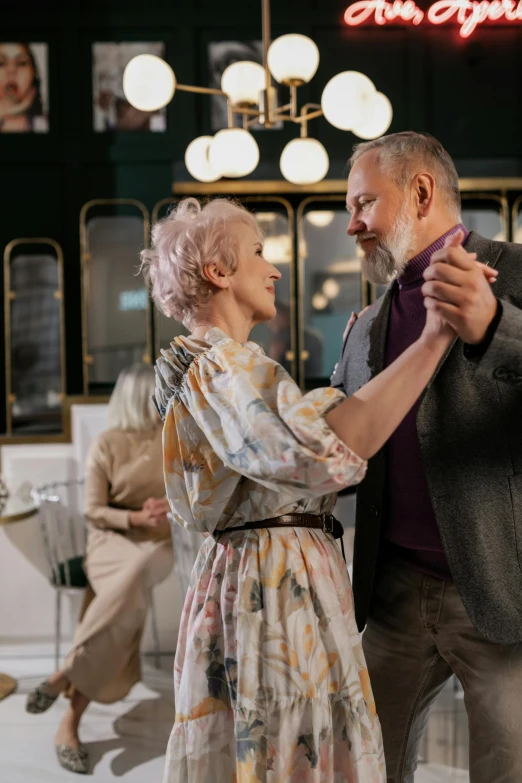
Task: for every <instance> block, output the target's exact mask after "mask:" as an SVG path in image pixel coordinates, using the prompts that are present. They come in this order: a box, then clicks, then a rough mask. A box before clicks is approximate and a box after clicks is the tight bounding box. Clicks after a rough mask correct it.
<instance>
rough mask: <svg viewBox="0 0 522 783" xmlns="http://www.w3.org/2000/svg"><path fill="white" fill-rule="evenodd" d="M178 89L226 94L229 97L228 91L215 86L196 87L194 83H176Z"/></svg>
mask: <svg viewBox="0 0 522 783" xmlns="http://www.w3.org/2000/svg"><path fill="white" fill-rule="evenodd" d="M176 90H181V92H194V93H199V94H200V95H224V96H225V98H228V95H227V94H226V92H223V90H218V89H216V88H215V87H194V86H193V85H192V84H176Z"/></svg>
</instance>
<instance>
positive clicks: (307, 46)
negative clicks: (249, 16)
mask: <svg viewBox="0 0 522 783" xmlns="http://www.w3.org/2000/svg"><path fill="white" fill-rule="evenodd" d="M262 31H263V65H260V64H259V63H256V62H250V61H247V60H243V61H240V62H235V63H232V65H229V66H228V68H226V69H225V71H224V72H223V75H222V77H221V89H220V90H219V89H213V88H211V87H195V86H192V85H187V84H178V83H177V81H176V76H175V75H174V71H173V70H172V68H171V67H170V65H169V64H168V63H166V62H165V61H164V60H162V59H161V58H160V57H156V56H154V55H151V54H140V55H138V56H137V57H134V58H133V59H132V60H131V61H130V62H129V63H128V65H127V67H126V68H125V72H124V74H123V90H124V93H125V97H126V98H127V100H128V101H129V103H130V104H132V106H134V107H135V108H137V109H141V110H142V111H148V112H152V111H158V110H159V109H161V108H163V107H164V106H166V105H167V104H168V103H169V102H170V101H171V100H172V98H173V96H174V93H175V92H176V90H178V91H180V92H191V93H200V94H205V95H221V96H224V97H225V99H226V101H227V115H228V127H227V128H225V129H223V130H220V131H218V132H217V133H216V134H215V135H214V136H199V137H198V138H196V139H194V140H193V141H191V143H190V144H189V145H188V147H187V150H186V153H185V164H186V167H187V169H188V171H189V173H190V174H191V175H192V176H193V177H194V178H195V179H197V180H199V181H200V182H216V181H217V180H218V179H220V178H221V177H245V176H247V175H248V174H251V173H252V172H253V171H254V169H255V168H256V166H257V164H258V163H259V147H258V145H257V142H256V140H255V138H254V136H253V135H252V133H251V128H252V127H253V126H254V125H257V126H258V127H259V125H261V126H262V127H263V128H272V127H274V125H276V124H278V123H281V122H291V123H294V124H295V125H296V126H297V127H298V128H299V129H300V132H299V136H298V138H295V139H293V140H292V141H290V142H289V143H288V144H287V145H286V147H285V148H284V149H283V152H282V154H281V159H280V168H281V173H282V175H283V177H284V178H285V179H287V180H288V181H289V182H292V183H294V184H296V185H311V184H314V183H316V182H320V180H322V179H324V177H325V176H326V174H327V173H328V168H329V165H330V161H329V158H328V153H327V152H326V150H325V148H324V146H323V145H322V144H321V142H320V141H318V140H317V139H314V138H311V137H310V136H309V135H308V123H309V122H310V120H314V119H316V118H318V117H321V116H324V117H325V119H326V120H328V122H330V123H331V125H333V126H334V127H335V128H339V129H340V130H345V131H351V132H352V133H354V134H355V135H356V136H358V137H359V138H361V139H365V140H368V139H375V138H377V137H379V136H382V134H383V133H386V131H387V130H388V128H389V127H390V124H391V120H392V107H391V104H390V101H389V100H388V98H387V97H386V96H385V95H383V94H382V93H380V92H377V90H376V88H375V85H374V84H373V82H372V81H371V79H369V78H368V77H367V76H365V75H364V74H362V73H359V72H357V71H344V72H342V73H338V74H337V75H336V76H334V77H333V78H332V79H330V81H329V82H328V83H327V85H326V87H325V88H324V90H323V93H322V97H321V104H320V105H319V104H314V103H307V104H305V105H304V106H302V107H301V108H300V109H299V107H298V101H297V90H298V88H299V87H301V86H302V85H303V84H307V83H308V82H309V81H310V80H311V79H312V78H313V77H314V75H315V73H316V71H317V68H318V65H319V49H318V48H317V46H316V44H315V43H314V42H313V41H312V40H311V39H310V38H307V37H306V36H304V35H297V34H290V35H282V36H281V37H279V38H277V39H276V40H275V41H273V42H270V4H269V0H262ZM272 78H273V79H274V80H275V81H276V82H278V83H279V84H282V85H285V87H287V88H288V90H289V102H288V103H287V104H285V105H283V106H279V105H278V102H277V90H276V88H275V87H274V86H273V84H272ZM238 115H239V116H240V118H241V123H240V124H241V125H242V127H235V126H236V118H237V116H238Z"/></svg>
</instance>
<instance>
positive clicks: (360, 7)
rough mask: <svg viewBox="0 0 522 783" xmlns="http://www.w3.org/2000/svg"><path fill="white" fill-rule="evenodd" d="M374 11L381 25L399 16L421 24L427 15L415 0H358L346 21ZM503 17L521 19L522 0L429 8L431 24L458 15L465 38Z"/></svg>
mask: <svg viewBox="0 0 522 783" xmlns="http://www.w3.org/2000/svg"><path fill="white" fill-rule="evenodd" d="M372 15H373V16H374V21H375V22H376V24H378V25H384V24H387V23H388V22H394V21H397V20H400V21H403V22H411V23H412V24H414V25H418V24H420V23H421V22H422V20H423V19H424V11H422V10H421V9H420V8H419V7H418V6H417V5H416V4H415V2H414V0H392V2H389V0H359V2H357V3H353V4H352V5H350V6H349V7H348V8H347V9H346V12H345V14H344V21H345V22H346V24H347V25H350V26H351V27H355V26H356V25H359V24H363V23H364V22H366V21H367V20H368V19H370V17H371V16H372ZM502 17H504V18H505V19H506V21H508V22H516V21H520V20H522V0H519V2H518V4H517V3H516V0H437V2H435V3H434V4H433V5H432V6H430V8H429V9H428V12H427V18H428V21H429V22H431V24H437V25H439V24H444V23H445V22H449V21H450V20H451V19H452V18H455V19H456V21H457V22H458V23H459V24H460V35H461V36H462V38H468V37H469V36H470V35H471V34H472V33H473V32H474V31H475V30H476V29H477V27H478V26H479V25H481V24H483V23H484V22H485V21H487V20H489V21H498V20H499V19H502Z"/></svg>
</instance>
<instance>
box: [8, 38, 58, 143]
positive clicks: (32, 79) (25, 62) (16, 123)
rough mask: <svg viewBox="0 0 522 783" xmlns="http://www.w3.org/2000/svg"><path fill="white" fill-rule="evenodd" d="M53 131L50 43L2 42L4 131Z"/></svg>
mask: <svg viewBox="0 0 522 783" xmlns="http://www.w3.org/2000/svg"><path fill="white" fill-rule="evenodd" d="M48 131H49V74H48V61H47V44H46V43H23V42H14V41H13V42H5V43H0V133H47V132H48Z"/></svg>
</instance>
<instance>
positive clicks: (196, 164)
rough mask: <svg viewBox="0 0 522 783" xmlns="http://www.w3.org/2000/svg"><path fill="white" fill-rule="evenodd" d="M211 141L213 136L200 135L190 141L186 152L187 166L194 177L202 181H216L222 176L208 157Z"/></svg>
mask: <svg viewBox="0 0 522 783" xmlns="http://www.w3.org/2000/svg"><path fill="white" fill-rule="evenodd" d="M211 143H212V136H199V137H198V138H197V139H194V140H193V141H191V142H190V144H189V145H188V147H187V150H186V152H185V166H186V167H187V170H188V172H189V173H190V174H191V175H192V176H193V177H194V179H197V180H199V181H200V182H215V181H216V180H218V179H219V178H220V174H219V173H218V172H217V171H214V169H213V168H212V166H211V165H210V161H209V158H208V153H209V149H210V145H211Z"/></svg>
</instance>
